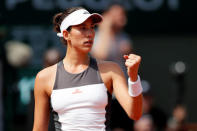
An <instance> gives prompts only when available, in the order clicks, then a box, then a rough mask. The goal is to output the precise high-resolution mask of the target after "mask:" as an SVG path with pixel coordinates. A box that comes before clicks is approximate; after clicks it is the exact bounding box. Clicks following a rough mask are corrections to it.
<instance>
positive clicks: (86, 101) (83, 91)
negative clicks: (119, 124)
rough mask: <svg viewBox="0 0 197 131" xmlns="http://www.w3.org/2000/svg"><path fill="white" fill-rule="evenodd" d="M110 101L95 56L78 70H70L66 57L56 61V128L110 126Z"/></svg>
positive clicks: (85, 130) (77, 130)
mask: <svg viewBox="0 0 197 131" xmlns="http://www.w3.org/2000/svg"><path fill="white" fill-rule="evenodd" d="M110 101H111V94H110V93H109V92H108V91H107V88H106V86H105V85H104V83H103V81H102V79H101V76H100V73H99V70H98V66H97V62H96V60H95V59H94V58H92V57H90V64H89V66H88V68H87V69H86V70H84V71H83V72H81V73H78V74H71V73H69V72H67V71H66V70H65V69H64V64H63V61H60V62H59V63H58V64H57V72H56V78H55V84H54V88H53V91H52V94H51V98H50V102H51V107H52V112H53V117H54V124H55V130H56V131H106V130H108V129H109V107H110Z"/></svg>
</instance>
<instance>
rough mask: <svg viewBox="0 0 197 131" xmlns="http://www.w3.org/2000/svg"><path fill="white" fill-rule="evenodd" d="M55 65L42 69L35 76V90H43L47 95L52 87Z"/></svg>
mask: <svg viewBox="0 0 197 131" xmlns="http://www.w3.org/2000/svg"><path fill="white" fill-rule="evenodd" d="M56 70H57V64H55V65H53V66H50V67H47V68H44V69H43V70H41V71H40V72H38V74H37V75H36V79H35V90H40V91H41V90H44V91H46V92H47V93H49V92H50V91H51V90H52V88H53V85H54V82H55V76H56Z"/></svg>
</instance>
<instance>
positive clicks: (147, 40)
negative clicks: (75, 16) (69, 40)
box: [0, 0, 197, 131]
mask: <svg viewBox="0 0 197 131" xmlns="http://www.w3.org/2000/svg"><path fill="white" fill-rule="evenodd" d="M112 4H119V5H121V7H123V9H124V11H125V13H126V20H125V21H124V22H125V23H124V24H125V25H124V27H123V28H122V29H121V30H122V31H123V30H124V33H125V34H127V37H128V39H129V40H130V47H129V48H131V50H130V51H129V52H133V53H136V54H138V55H140V56H141V57H142V63H141V67H140V72H139V74H140V76H141V79H142V80H143V84H142V85H143V88H144V96H148V97H144V99H146V100H145V101H147V102H148V103H149V104H150V103H151V104H154V106H155V107H157V108H159V109H160V111H162V113H160V112H158V113H156V116H162V114H165V115H164V116H165V118H164V119H165V120H164V121H165V122H164V123H165V124H164V125H165V127H164V128H162V129H161V130H177V129H175V127H176V126H177V125H178V124H180V123H181V124H183V125H184V127H179V129H178V130H180V129H184V130H197V128H196V124H195V123H197V113H196V110H197V104H196V102H197V98H196V92H197V88H196V80H197V78H196V74H197V68H196V67H197V59H196V57H197V53H195V52H197V25H196V23H197V20H196V19H195V18H196V17H197V13H196V12H197V8H196V4H197V1H195V0H191V1H186V0H1V1H0V131H30V130H32V125H33V110H34V109H33V107H34V103H33V86H34V78H35V75H36V74H37V73H38V71H40V70H41V69H42V68H44V67H47V66H46V63H47V64H49V63H50V62H54V61H55V60H54V59H57V58H58V59H59V57H60V58H63V57H64V55H65V51H66V49H65V46H64V45H63V44H62V43H61V41H60V40H59V38H58V37H57V35H56V33H55V32H54V31H53V24H52V17H53V15H54V14H55V13H58V12H59V11H62V10H64V9H66V8H68V7H73V6H83V7H85V8H86V9H88V10H89V11H90V12H98V13H104V14H105V12H106V11H107V10H108V9H109V7H110V6H111V5H112ZM116 15H118V14H116ZM116 15H115V17H116ZM106 16H107V15H106ZM106 21H107V20H106ZM101 29H102V28H101ZM98 32H99V28H98ZM96 38H99V37H96ZM125 45H126V44H125ZM110 47H113V45H111V46H110ZM126 49H128V48H126ZM48 51H51V52H52V53H51V52H50V55H49V54H47V52H48ZM147 94H148V95H147ZM114 99H115V98H114ZM149 100H150V101H151V102H150V101H149ZM114 103H115V102H114ZM114 106H115V104H114ZM144 107H146V105H144ZM176 109H177V110H178V111H177V110H176ZM145 110H146V109H144V114H146V115H144V116H143V119H142V121H143V122H144V121H145V120H146V119H147V120H153V121H152V122H153V125H154V127H155V128H154V129H150V131H151V130H160V129H159V128H157V127H156V125H157V123H155V121H154V116H151V119H149V118H150V117H149V116H148V117H147V115H150V114H151V113H147V112H145ZM112 112H113V111H112ZM114 112H115V111H114ZM154 112H157V111H154ZM177 112H178V113H177ZM153 114H154V113H153ZM177 114H178V115H177ZM112 115H114V116H113V117H114V119H116V115H117V116H119V114H117V113H114V114H113V113H112ZM151 115H152V114H151ZM117 119H118V118H117ZM125 119H127V118H125ZM177 119H178V120H177ZM159 120H161V118H158V120H157V121H159ZM117 123H118V124H117ZM121 123H124V122H123V121H119V122H113V120H112V127H113V130H114V131H115V130H116V131H121V130H122V131H124V130H125V131H127V130H135V129H134V127H136V128H137V124H139V123H140V121H139V123H136V122H133V121H132V122H131V123H130V124H128V125H124V124H121ZM135 124H136V126H135ZM129 126H130V128H128V127H129ZM136 131H137V129H136ZM138 131H140V130H138ZM141 131H142V130H141Z"/></svg>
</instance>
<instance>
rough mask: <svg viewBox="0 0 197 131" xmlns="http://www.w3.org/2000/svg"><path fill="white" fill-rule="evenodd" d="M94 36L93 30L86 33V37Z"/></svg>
mask: <svg viewBox="0 0 197 131" xmlns="http://www.w3.org/2000/svg"><path fill="white" fill-rule="evenodd" d="M94 34H95V31H94V29H92V28H90V29H89V30H88V31H87V36H88V37H90V38H92V37H94Z"/></svg>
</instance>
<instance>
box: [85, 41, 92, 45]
mask: <svg viewBox="0 0 197 131" xmlns="http://www.w3.org/2000/svg"><path fill="white" fill-rule="evenodd" d="M84 44H85V45H92V44H93V40H88V41H86V42H84Z"/></svg>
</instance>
